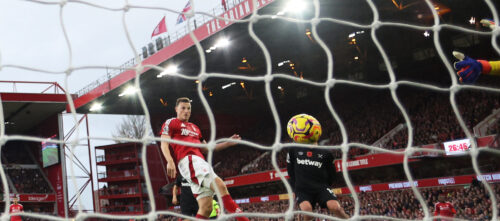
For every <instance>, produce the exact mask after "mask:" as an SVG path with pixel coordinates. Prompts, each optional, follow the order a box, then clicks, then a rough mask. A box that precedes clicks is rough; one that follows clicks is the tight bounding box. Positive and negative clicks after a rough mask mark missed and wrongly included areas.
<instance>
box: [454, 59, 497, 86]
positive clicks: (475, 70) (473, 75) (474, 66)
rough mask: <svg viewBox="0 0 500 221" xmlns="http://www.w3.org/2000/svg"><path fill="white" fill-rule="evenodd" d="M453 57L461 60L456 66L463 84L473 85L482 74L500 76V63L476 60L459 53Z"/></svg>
mask: <svg viewBox="0 0 500 221" xmlns="http://www.w3.org/2000/svg"><path fill="white" fill-rule="evenodd" d="M453 56H455V58H457V59H458V60H459V61H458V62H455V65H454V66H455V69H456V70H458V71H457V75H458V76H459V80H460V82H462V83H466V84H473V83H474V82H476V81H477V79H478V78H479V76H480V75H481V74H488V75H498V76H500V61H486V60H476V59H472V58H470V57H468V56H466V55H464V54H463V53H460V52H457V51H454V52H453Z"/></svg>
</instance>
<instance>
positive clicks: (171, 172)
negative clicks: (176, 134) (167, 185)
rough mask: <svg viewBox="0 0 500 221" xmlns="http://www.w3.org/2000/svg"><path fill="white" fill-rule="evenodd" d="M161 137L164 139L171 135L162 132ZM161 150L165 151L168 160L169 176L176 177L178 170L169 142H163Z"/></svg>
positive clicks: (164, 154)
mask: <svg viewBox="0 0 500 221" xmlns="http://www.w3.org/2000/svg"><path fill="white" fill-rule="evenodd" d="M161 138H162V139H170V136H168V135H165V134H162V135H161ZM161 152H162V153H163V156H164V157H165V160H167V176H168V177H170V178H175V176H176V174H177V171H176V169H175V162H174V158H173V157H172V154H171V153H170V148H168V142H166V141H162V142H161Z"/></svg>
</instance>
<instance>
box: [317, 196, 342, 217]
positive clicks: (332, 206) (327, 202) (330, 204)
mask: <svg viewBox="0 0 500 221" xmlns="http://www.w3.org/2000/svg"><path fill="white" fill-rule="evenodd" d="M317 199H318V202H319V203H320V205H321V207H323V208H327V209H328V210H329V211H330V212H332V213H333V214H335V216H336V217H339V218H342V219H349V215H347V214H346V213H345V211H344V208H342V206H340V203H339V201H338V199H337V196H335V194H334V193H333V191H332V190H331V189H329V188H325V189H322V190H321V191H320V192H318V195H317Z"/></svg>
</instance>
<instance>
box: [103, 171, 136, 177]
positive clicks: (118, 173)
mask: <svg viewBox="0 0 500 221" xmlns="http://www.w3.org/2000/svg"><path fill="white" fill-rule="evenodd" d="M137 175H139V171H137V170H120V171H107V172H100V173H98V174H97V179H103V178H120V177H131V176H137Z"/></svg>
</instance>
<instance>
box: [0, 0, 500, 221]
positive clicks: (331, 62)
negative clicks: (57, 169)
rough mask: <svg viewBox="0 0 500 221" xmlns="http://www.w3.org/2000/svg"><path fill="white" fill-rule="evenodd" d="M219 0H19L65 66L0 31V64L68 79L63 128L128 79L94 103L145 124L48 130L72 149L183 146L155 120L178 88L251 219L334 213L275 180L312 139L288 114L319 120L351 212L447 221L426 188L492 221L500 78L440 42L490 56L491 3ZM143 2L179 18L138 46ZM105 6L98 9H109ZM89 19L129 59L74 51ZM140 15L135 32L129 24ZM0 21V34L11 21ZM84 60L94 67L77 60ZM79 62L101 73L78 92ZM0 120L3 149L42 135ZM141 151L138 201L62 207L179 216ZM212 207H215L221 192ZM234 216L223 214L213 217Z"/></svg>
mask: <svg viewBox="0 0 500 221" xmlns="http://www.w3.org/2000/svg"><path fill="white" fill-rule="evenodd" d="M186 3H187V5H185V4H186ZM216 3H217V4H218V6H217V7H216V8H215V9H211V8H209V7H205V6H206V4H207V3H206V2H204V1H197V0H189V1H187V0H186V1H185V2H183V3H182V5H181V6H179V7H176V8H173V7H172V6H171V5H170V4H171V3H170V2H169V3H167V2H162V1H148V2H141V1H130V0H129V1H128V0H125V1H123V2H121V3H120V4H116V3H112V4H111V3H104V2H100V1H77V0H70V1H67V0H63V1H48V0H47V1H44V0H28V1H26V2H25V4H26V5H29V7H33V6H36V7H40V8H44V9H48V10H49V11H50V13H51V15H52V16H57V20H58V21H59V24H58V25H59V27H58V28H57V29H55V30H49V31H54V32H57V35H60V36H59V37H60V38H59V39H58V40H57V41H54V42H52V43H53V44H54V45H53V47H55V48H62V49H61V50H64V51H67V54H66V56H65V59H66V60H65V61H64V62H63V63H64V64H67V65H65V66H63V67H62V68H55V69H53V68H51V67H54V66H50V65H47V67H44V66H42V67H40V66H38V65H36V64H35V65H25V64H24V63H23V60H12V59H11V58H10V57H9V56H12V55H13V54H14V52H13V51H11V50H6V49H4V51H2V48H9V46H8V45H9V44H11V42H0V71H1V73H2V74H4V75H9V74H10V73H21V74H22V73H25V72H31V73H36V74H37V75H41V76H45V75H48V76H60V77H61V79H62V78H64V79H63V81H62V82H63V88H64V93H65V95H66V98H67V102H68V110H69V111H68V113H69V114H70V115H71V116H72V120H73V121H74V123H75V124H80V123H81V121H78V119H79V115H78V114H81V113H91V112H92V111H93V110H92V107H90V106H91V105H90V103H91V102H89V101H87V102H88V105H87V106H84V105H80V104H79V103H78V102H76V101H78V100H79V99H80V100H81V99H82V97H84V96H86V95H89V94H92V93H95V92H96V91H98V89H99V88H100V87H109V88H108V89H103V90H107V91H106V93H103V94H102V97H106V96H108V97H107V99H109V100H113V99H110V98H109V96H111V95H109V94H113V93H116V91H117V90H118V89H116V88H118V87H117V86H114V85H112V84H113V83H116V82H117V81H112V79H125V80H119V81H120V83H119V84H123V85H124V84H125V82H127V81H129V82H130V84H129V85H130V86H132V87H134V88H135V91H133V92H130V91H129V93H130V94H136V95H137V96H136V97H134V101H133V102H130V101H125V100H123V98H121V97H122V95H127V94H126V92H125V91H123V92H118V93H120V95H118V93H116V95H118V96H119V97H120V98H116V99H114V100H113V101H111V102H110V103H109V104H107V105H108V106H107V107H106V108H109V109H110V111H109V113H113V112H114V113H120V114H123V113H125V114H127V113H129V114H143V115H144V116H145V118H144V119H145V120H146V124H147V125H148V127H146V132H145V133H144V134H145V135H144V136H143V137H141V138H125V137H99V136H95V137H93V136H87V135H86V134H85V132H84V131H79V129H77V131H76V135H75V136H74V139H71V140H56V139H53V140H52V142H54V143H59V144H61V145H62V144H65V145H67V146H68V147H69V148H70V150H71V151H72V152H73V151H74V150H75V148H76V147H77V146H78V145H80V144H82V143H86V142H87V140H89V141H90V142H92V141H93V140H95V141H97V140H99V141H101V140H108V141H115V140H117V141H120V142H138V143H141V144H142V151H143V153H145V152H146V149H147V146H148V145H150V144H151V143H153V142H157V143H159V142H161V141H167V142H171V143H179V142H178V141H176V140H170V139H168V140H166V139H161V138H160V137H159V136H157V135H158V132H159V128H160V127H159V125H158V124H159V123H163V122H164V121H165V120H166V119H168V118H170V117H175V113H174V112H173V109H174V108H173V104H172V103H175V98H177V97H181V96H182V95H187V96H190V98H191V99H193V117H192V121H193V122H194V123H196V124H198V125H199V126H200V128H201V130H202V132H203V133H204V139H205V140H206V142H207V144H203V145H198V147H205V148H208V154H207V161H208V162H209V163H211V164H212V165H213V167H214V169H215V171H216V173H218V174H219V176H221V178H227V179H226V184H227V185H228V186H229V192H230V193H231V194H233V192H234V194H235V195H233V197H234V198H235V199H236V202H237V203H239V204H240V207H241V208H242V209H243V210H244V212H243V213H242V214H241V215H243V216H247V217H249V218H250V219H251V220H294V219H300V218H301V217H304V216H305V215H307V216H312V217H314V218H315V219H317V220H325V219H326V220H328V219H330V220H336V219H338V218H336V217H335V216H333V213H331V212H330V211H328V210H325V209H320V208H319V207H317V208H316V209H314V210H313V212H312V213H311V212H305V211H301V210H300V209H299V208H298V206H297V202H296V200H295V195H294V194H293V190H292V187H291V186H290V183H289V182H288V181H287V176H288V175H287V173H286V162H285V157H286V153H287V151H288V150H289V149H291V148H298V147H306V148H318V147H314V146H311V145H304V144H294V143H292V142H291V141H290V139H288V135H287V134H286V122H288V119H290V117H291V116H294V115H296V114H299V113H308V114H310V115H313V116H315V117H316V118H318V120H319V121H320V123H321V125H322V129H323V135H322V137H321V140H320V148H324V149H329V150H331V152H332V154H333V156H334V158H335V161H334V162H331V163H332V164H333V168H334V169H335V171H331V172H332V173H334V174H335V181H334V183H333V186H332V191H333V192H334V193H335V194H336V195H337V197H338V201H339V202H340V205H341V207H342V208H343V209H344V210H345V211H346V213H347V214H348V215H349V216H350V217H351V218H350V219H353V220H407V219H418V220H432V219H434V218H441V219H443V218H446V217H443V216H441V215H439V214H437V215H435V206H434V204H435V203H437V202H438V196H442V195H444V196H445V197H446V201H450V202H452V204H453V205H454V206H455V209H456V214H455V215H454V218H453V219H460V220H462V219H465V220H468V219H479V220H498V210H499V206H500V203H499V201H498V197H499V194H500V185H499V184H498V182H500V167H499V166H498V165H499V164H498V159H500V158H499V156H500V150H499V149H498V147H499V146H498V133H499V132H500V130H499V129H500V127H499V125H500V121H499V120H498V119H499V115H498V108H500V102H499V101H500V99H499V98H500V96H499V92H500V88H499V85H500V84H499V83H500V77H498V76H493V75H486V74H483V75H481V76H480V77H479V79H478V80H477V81H476V82H475V83H474V84H463V83H461V82H460V80H459V78H458V77H457V74H456V72H457V71H456V70H455V69H454V65H453V63H454V62H455V61H458V59H456V58H455V57H454V56H453V53H452V52H453V51H460V52H462V53H464V54H465V55H467V56H469V57H470V58H473V59H486V60H500V48H499V46H498V42H497V41H498V37H499V35H500V28H499V26H498V24H499V22H500V19H499V17H498V10H497V9H498V7H499V3H498V2H495V1H491V0H481V1H458V2H457V1H453V0H440V1H437V0H436V1H431V0H408V1H406V0H392V1H390V0H366V1H362V0H351V1H341V0H310V1H306V0H223V1H222V2H219V1H215V2H214V3H213V4H216ZM2 4H5V5H6V6H9V3H2ZM176 4H177V3H176ZM0 7H2V8H4V9H3V10H9V9H8V7H3V6H0ZM36 7H35V8H36ZM81 8H85V10H88V9H93V10H96V11H98V12H96V14H81V15H82V17H78V18H75V17H74V16H70V15H68V14H70V13H77V9H81ZM68 12H69V13H68ZM139 12H140V13H143V14H140V13H139ZM18 13H19V14H21V15H22V14H23V13H22V12H18ZM28 13H29V12H28ZM147 13H151V14H153V13H160V14H164V15H165V18H167V20H170V21H168V22H170V23H168V24H171V25H172V24H174V23H173V21H172V20H176V21H175V23H178V24H177V26H175V27H177V28H178V30H176V31H172V30H168V31H167V32H165V33H163V35H160V37H155V40H154V43H150V44H149V45H148V44H147V43H149V42H145V40H143V39H144V38H143V37H137V36H139V34H138V32H141V31H143V29H144V28H143V27H144V26H146V25H145V24H144V23H145V21H147V22H148V23H151V24H152V23H155V22H156V21H154V22H152V21H151V20H153V19H151V18H147V16H145V14H147ZM104 14H109V15H110V17H109V20H107V19H105V18H108V17H106V16H105V15H104ZM139 14H140V15H139ZM111 15H112V16H111ZM68 16H69V18H68ZM91 16H100V17H99V18H103V19H102V20H100V21H99V23H107V22H109V23H110V24H109V27H110V28H111V27H112V28H113V29H112V30H115V31H116V30H118V29H116V28H117V27H120V29H119V32H120V35H121V36H122V39H121V40H117V42H119V43H116V44H119V47H120V50H122V49H123V48H127V50H128V55H127V56H129V55H132V56H129V57H133V59H131V60H129V61H128V62H126V63H125V64H123V65H115V64H116V62H115V61H114V60H113V61H112V60H110V63H112V64H111V65H110V64H107V63H106V64H103V63H102V62H101V61H98V60H95V59H94V58H92V53H95V52H92V53H89V52H88V51H85V50H83V49H82V48H84V47H81V44H84V45H88V44H94V43H93V42H83V43H82V39H83V38H81V37H78V36H77V35H76V34H75V33H78V34H84V33H79V32H74V31H75V28H76V29H78V28H84V29H85V30H89V28H88V27H85V22H84V21H85V20H86V19H87V18H88V17H91ZM113 16H115V17H113ZM483 19H487V20H483ZM0 20H1V17H0ZM116 21H119V22H116ZM138 23H141V24H142V25H141V26H143V27H141V28H139V27H138V26H137V25H136V24H138ZM76 24H77V25H76ZM131 24H133V25H131ZM0 25H1V26H0V27H2V30H4V31H8V27H9V26H8V25H9V21H8V20H7V21H3V22H2V23H0ZM159 25H161V23H160V24H159ZM75 26H76V27H75ZM80 26H81V27H80ZM149 26H153V25H149ZM149 26H148V27H149ZM24 28H30V27H24ZM31 28H34V27H31ZM168 28H169V29H172V26H170V27H168ZM144 30H146V29H144ZM155 32H156V30H155ZM61 33H62V34H61ZM54 36H56V34H54ZM147 37H148V38H149V34H148V35H147ZM1 39H2V38H0V40H1ZM139 39H142V40H139ZM221 39H222V40H221ZM108 40H110V41H113V40H111V39H108ZM50 43H51V42H47V43H45V42H39V44H50ZM15 44H22V42H15ZM60 45H63V46H60ZM56 46H57V47H56ZM142 46H145V47H142ZM188 46H189V47H188ZM49 47H50V46H49ZM75 48H78V50H75ZM141 49H142V50H141ZM45 50H49V49H45ZM102 50H103V51H104V52H99V53H107V52H105V51H107V50H108V49H106V48H102ZM117 50H118V49H117ZM110 55H114V54H113V53H110ZM14 57H15V56H14ZM28 57H29V56H28ZM129 57H124V59H122V60H120V62H121V61H123V60H126V59H129ZM166 58H168V59H166ZM82 59H83V60H85V59H89V61H90V62H81V60H82ZM165 59H166V60H165ZM61 62H62V61H61ZM94 62H95V63H96V64H94ZM106 62H107V61H106ZM82 64H85V65H82ZM173 64H175V65H176V67H175V68H173V66H174V65H173ZM87 71H92V72H100V73H104V72H106V76H104V77H102V78H93V79H92V82H91V84H89V85H88V86H86V87H79V88H83V89H81V90H79V91H76V90H75V89H74V88H72V87H71V86H70V85H78V84H77V83H74V82H71V79H74V80H73V81H75V79H77V78H75V77H76V76H78V77H82V75H85V74H86V73H88V72H87ZM124 73H125V74H124ZM126 73H128V74H126ZM91 76H92V75H91ZM127 76H128V77H127ZM95 79H97V80H95ZM40 81H43V80H40ZM187 82H189V83H187ZM103 85H104V86H103ZM113 89H116V90H115V92H112V90H113ZM108 92H109V94H107V93H108ZM173 96H177V97H175V98H174V97H173ZM115 97H116V96H115ZM97 98H99V96H98V97H95V98H94V99H96V100H97ZM103 99H106V98H103ZM117 99H118V100H117ZM119 99H122V100H119ZM153 100H154V102H155V103H153ZM158 100H160V102H158ZM167 100H168V101H169V102H167ZM120 102H121V103H120ZM127 102H129V103H127ZM124 104H125V105H124ZM103 105H106V104H103ZM113 105H116V106H115V108H114V109H113ZM0 107H1V106H0ZM134 107H137V108H136V109H134ZM89 108H90V110H89ZM96 108H98V107H96ZM127 108H130V110H128V109H127ZM125 109H127V110H125ZM94 110H95V109H94ZM127 111H130V112H127ZM97 112H99V110H97ZM103 112H105V111H103ZM165 113H168V114H169V116H168V117H167V116H166V114H165ZM8 121H9V119H6V116H5V115H4V114H1V115H0V122H2V124H1V128H0V129H1V130H0V131H1V134H0V141H1V143H2V144H5V143H7V142H9V141H33V142H42V141H43V142H46V141H47V140H46V138H42V137H36V136H25V135H17V134H6V133H5V131H6V130H5V125H6V123H7V122H8ZM156 121H158V122H156ZM160 125H161V124H160ZM476 126H478V127H480V128H481V129H480V131H482V132H481V134H479V133H474V131H473V129H474V127H476ZM77 128H78V127H77ZM110 129H114V128H110ZM478 131H479V130H478ZM233 132H235V133H241V135H242V140H231V139H228V138H226V137H229V136H230V135H231V134H232V133H233ZM153 134H156V135H155V136H153ZM225 141H231V142H236V143H237V145H236V146H235V147H234V148H229V149H226V150H224V151H222V152H215V151H214V147H215V145H216V144H217V143H220V142H225ZM2 154H3V152H2ZM72 156H73V155H71V157H72ZM141 157H142V168H143V172H144V178H145V180H146V182H145V187H146V190H147V196H148V198H149V207H150V210H149V212H147V213H146V214H136V215H126V216H117V215H115V214H108V213H105V212H103V211H102V210H101V211H95V212H94V213H92V212H83V211H82V209H81V208H82V206H81V204H82V202H81V200H79V199H80V198H81V196H80V195H79V194H77V195H76V198H77V201H76V202H77V204H79V206H78V208H79V209H78V211H77V214H76V216H75V217H73V218H75V219H77V220H94V219H99V220H129V219H136V220H146V219H147V220H174V219H177V218H188V216H185V215H181V214H180V211H179V210H178V208H169V209H167V208H166V209H164V210H160V209H157V206H156V202H155V196H156V195H157V194H159V193H157V192H155V191H153V187H152V181H151V176H150V173H149V171H150V169H148V162H147V160H148V158H147V155H146V154H142V155H141ZM94 160H95V159H94ZM2 166H3V170H0V177H1V179H2V183H3V192H4V202H5V208H4V213H3V216H2V219H5V220H6V219H9V218H10V217H12V216H13V213H12V212H10V211H9V205H10V204H11V201H12V199H11V198H10V197H8V196H9V195H10V194H11V193H12V191H10V190H9V184H8V183H9V182H8V180H9V179H8V177H9V176H13V175H12V172H9V171H10V170H13V169H12V168H10V166H6V164H3V165H2ZM74 171H75V165H73V163H69V164H68V172H67V175H68V179H69V180H68V188H73V189H74V192H79V191H78V185H77V180H76V179H77V177H76V176H77V175H76V174H75V172H74ZM257 172H266V174H267V173H269V174H272V175H271V180H265V181H266V182H268V181H269V183H271V184H262V183H251V184H242V185H239V186H238V185H234V187H233V186H232V183H231V182H236V181H235V179H234V178H232V177H234V176H240V175H241V176H249V177H251V175H248V174H254V175H255V174H257ZM23 179H29V177H23ZM249 179H252V178H249ZM464 180H465V181H464ZM92 185H94V184H92ZM216 192H218V191H216ZM254 198H256V199H258V200H253V199H254ZM271 199H273V200H271ZM219 204H221V207H222V208H224V205H223V203H222V202H219ZM313 206H315V205H313ZM20 215H21V216H22V217H23V219H29V220H61V217H57V216H53V215H47V214H41V213H37V212H24V213H20ZM235 217H236V216H235V214H230V213H227V212H225V211H224V209H221V213H220V215H219V216H218V219H221V220H226V219H233V218H235Z"/></svg>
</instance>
